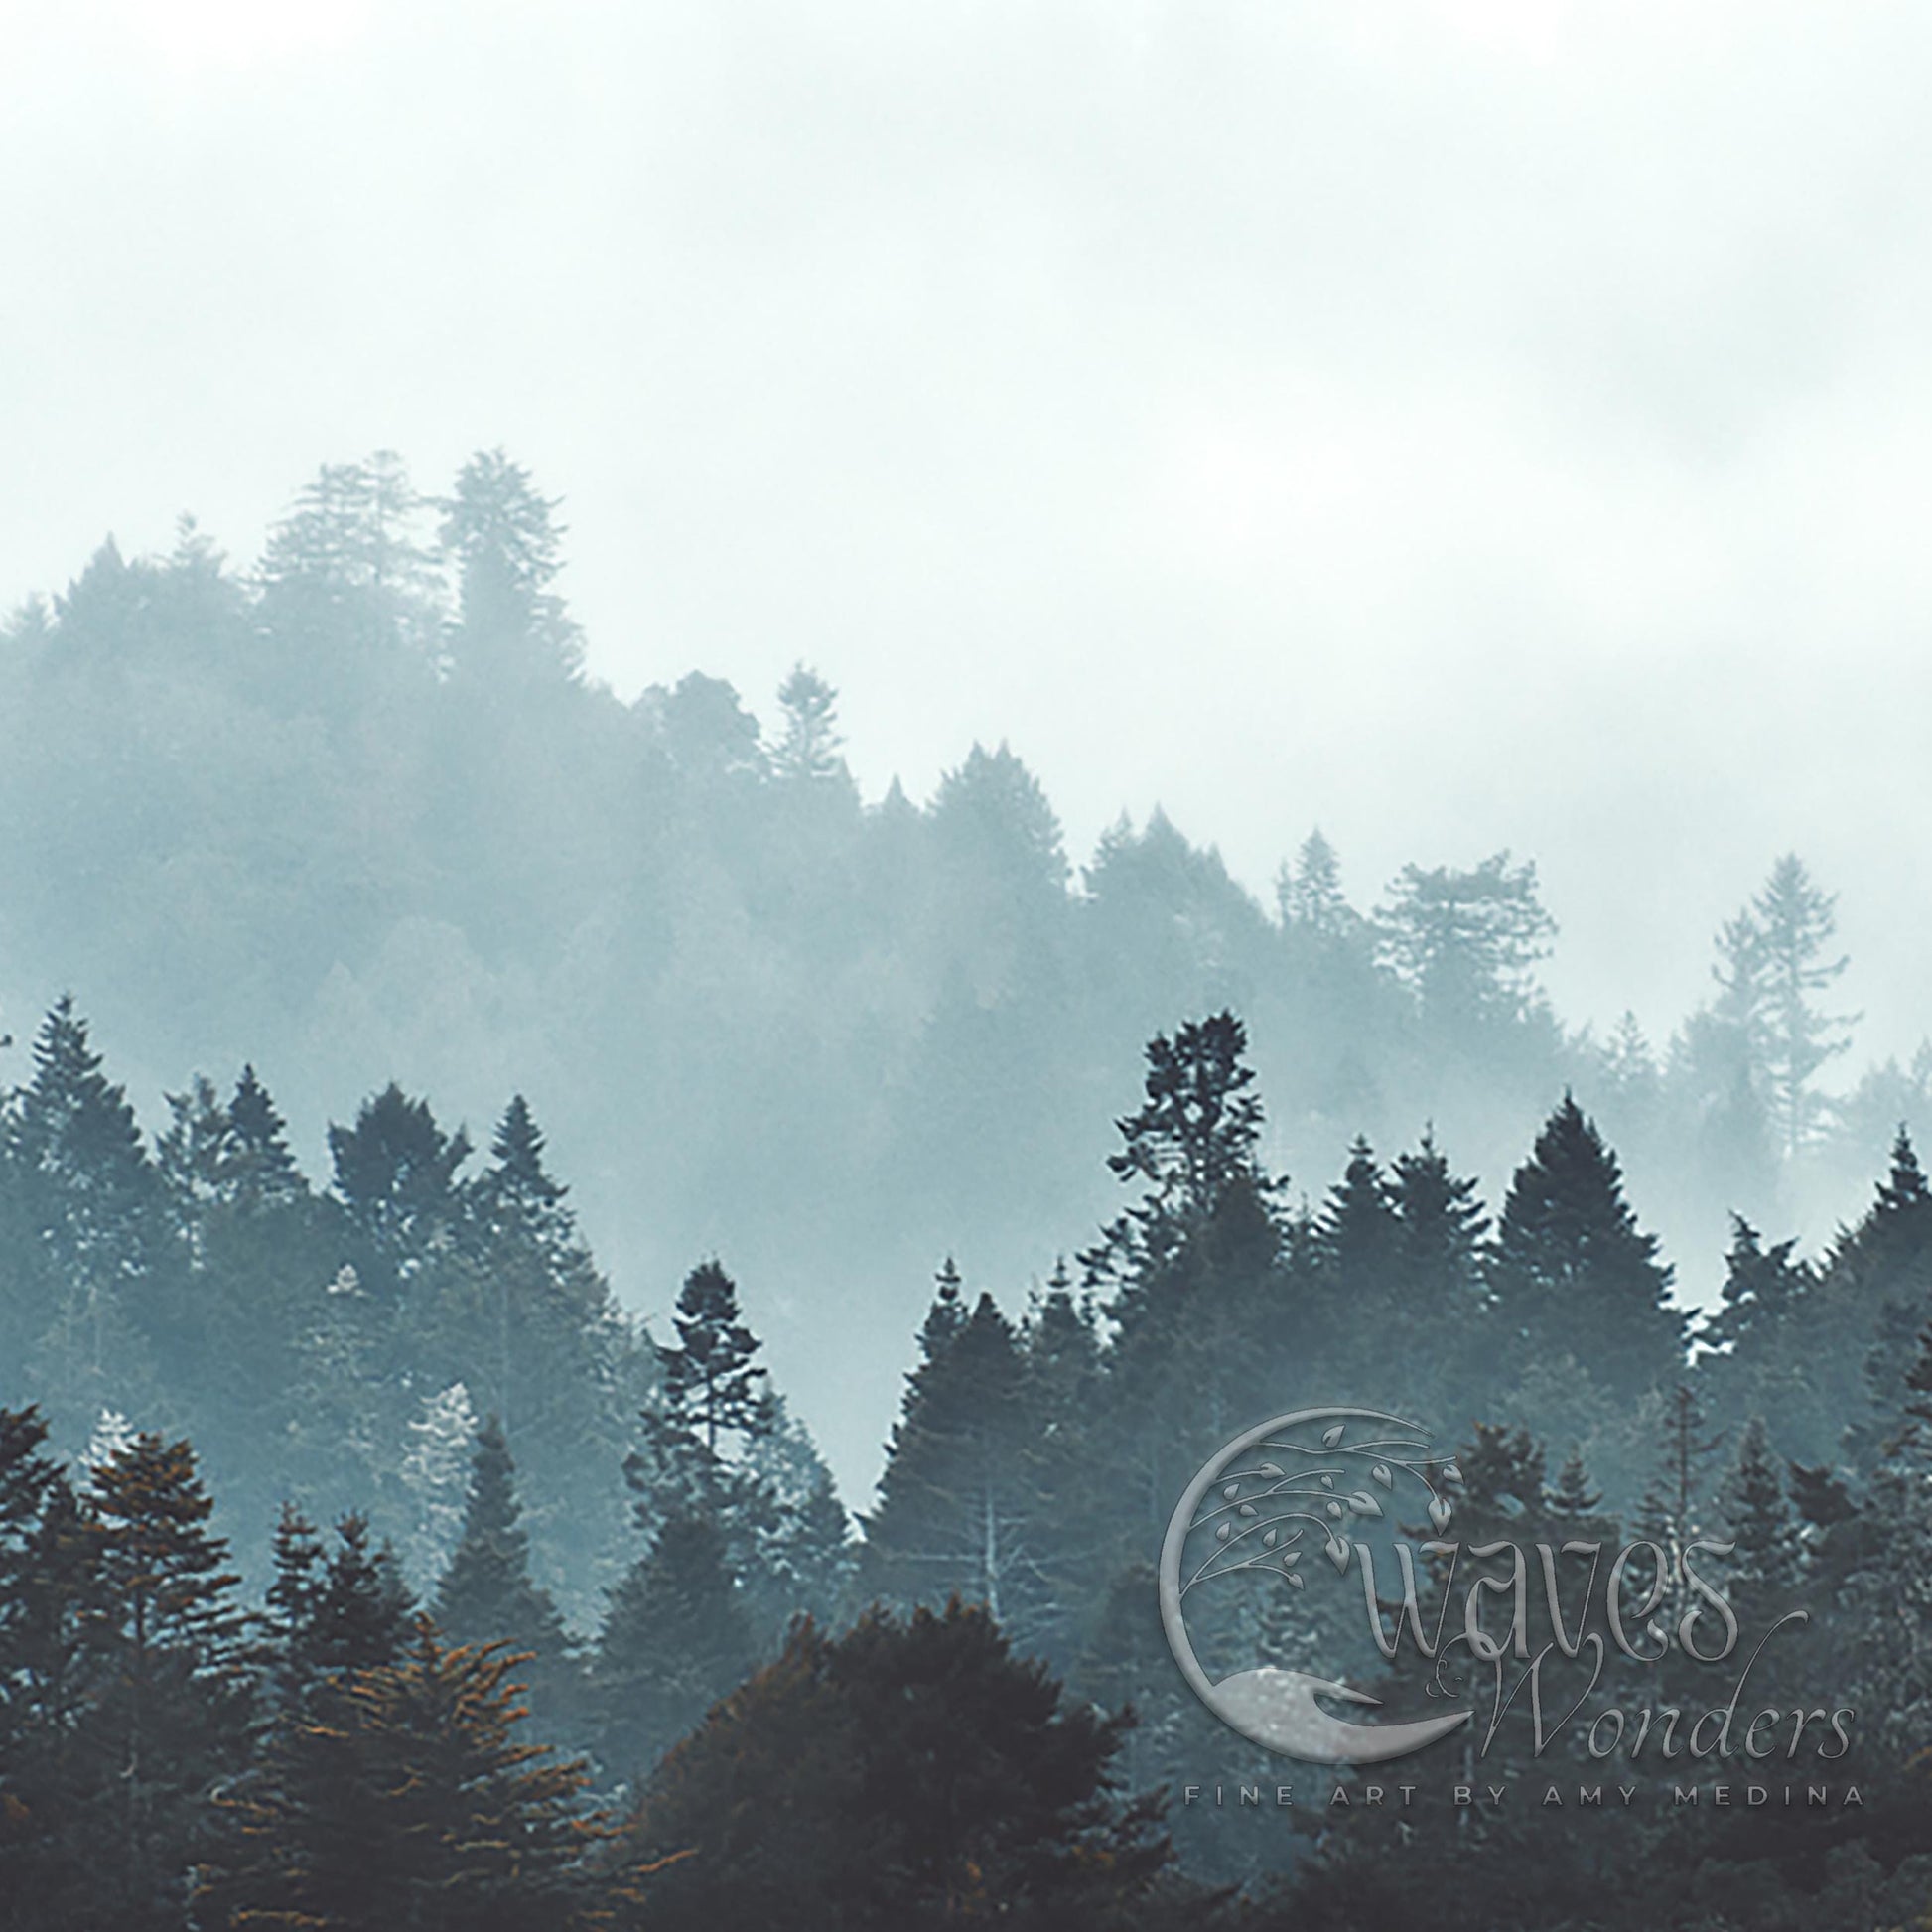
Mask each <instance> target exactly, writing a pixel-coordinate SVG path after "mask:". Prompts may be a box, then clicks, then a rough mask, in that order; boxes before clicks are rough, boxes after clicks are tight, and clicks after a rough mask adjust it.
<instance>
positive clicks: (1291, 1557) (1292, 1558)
mask: <svg viewBox="0 0 1932 1932" xmlns="http://www.w3.org/2000/svg"><path fill="white" fill-rule="evenodd" d="M1282 1561H1283V1562H1284V1563H1285V1564H1287V1565H1289V1567H1290V1568H1291V1569H1292V1568H1293V1567H1294V1566H1295V1565H1296V1564H1298V1563H1300V1562H1301V1561H1302V1553H1301V1551H1300V1550H1284V1551H1283V1552H1282Z"/></svg>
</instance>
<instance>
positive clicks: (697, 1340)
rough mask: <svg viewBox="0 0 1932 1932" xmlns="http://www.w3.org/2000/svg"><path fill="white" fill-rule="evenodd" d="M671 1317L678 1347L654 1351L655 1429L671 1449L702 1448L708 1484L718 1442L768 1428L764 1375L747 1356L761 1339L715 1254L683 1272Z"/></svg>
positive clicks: (761, 1432) (751, 1438)
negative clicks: (657, 1384)
mask: <svg viewBox="0 0 1932 1932" xmlns="http://www.w3.org/2000/svg"><path fill="white" fill-rule="evenodd" d="M671 1320H672V1325H673V1327H675V1328H676V1330H677V1346H676V1347H675V1348H660V1349H659V1350H658V1361H659V1363H660V1365H661V1369H662V1374H663V1397H662V1401H663V1411H662V1416H661V1419H660V1421H659V1427H660V1430H661V1432H662V1435H663V1438H664V1440H665V1442H666V1443H667V1444H668V1445H669V1446H670V1447H671V1448H672V1449H674V1450H677V1451H683V1452H687V1453H688V1452H692V1451H700V1452H701V1459H700V1462H699V1465H698V1466H699V1470H700V1475H701V1479H702V1480H704V1481H706V1482H710V1481H713V1480H715V1478H716V1474H717V1472H718V1470H719V1467H720V1463H721V1456H720V1449H719V1445H720V1443H721V1441H723V1440H724V1439H726V1438H728V1437H734V1436H735V1437H737V1438H738V1439H740V1440H741V1442H751V1441H756V1440H758V1439H759V1438H760V1437H763V1436H767V1435H769V1434H770V1432H771V1429H772V1426H773V1420H774V1418H773V1411H772V1407H771V1396H770V1392H769V1390H768V1389H767V1388H766V1387H765V1386H764V1384H765V1382H766V1379H767V1373H766V1371H765V1370H764V1369H763V1368H762V1367H760V1366H759V1365H758V1364H757V1362H756V1361H755V1360H754V1357H755V1356H756V1355H757V1354H758V1352H759V1349H760V1348H762V1347H763V1345H764V1344H763V1343H762V1342H760V1341H759V1338H758V1337H757V1336H756V1335H755V1334H753V1332H752V1331H751V1329H750V1328H749V1327H747V1326H746V1325H745V1322H744V1319H743V1317H742V1315H741V1314H740V1311H739V1306H738V1285H737V1283H735V1282H734V1281H733V1280H732V1278H731V1277H730V1276H729V1275H728V1274H726V1273H725V1271H724V1269H723V1267H722V1266H720V1264H719V1263H718V1262H717V1261H716V1260H712V1261H706V1262H700V1263H699V1264H698V1266H697V1267H696V1268H694V1269H692V1271H691V1272H690V1274H688V1275H687V1276H686V1277H685V1278H684V1288H683V1291H682V1293H680V1294H679V1296H678V1300H677V1311H676V1313H675V1314H674V1315H673V1316H672V1317H671Z"/></svg>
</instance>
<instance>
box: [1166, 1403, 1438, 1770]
mask: <svg viewBox="0 0 1932 1932" xmlns="http://www.w3.org/2000/svg"><path fill="white" fill-rule="evenodd" d="M1428 1447H1429V1443H1428V1437H1427V1434H1426V1432H1424V1431H1423V1430H1422V1429H1421V1426H1420V1425H1419V1424H1416V1423H1411V1422H1405V1421H1403V1420H1402V1419H1401V1418H1400V1417H1397V1416H1390V1415H1385V1414H1383V1413H1382V1412H1381V1411H1380V1410H1376V1409H1340V1408H1337V1409H1298V1410H1295V1411H1293V1412H1292V1413H1290V1414H1288V1415H1285V1416H1276V1417H1274V1418H1272V1419H1271V1420H1270V1421H1268V1422H1265V1423H1261V1424H1259V1425H1258V1426H1257V1427H1255V1428H1253V1429H1250V1430H1246V1431H1244V1432H1243V1433H1242V1434H1241V1435H1239V1436H1237V1437H1235V1439H1234V1440H1233V1441H1232V1442H1231V1443H1228V1444H1226V1445H1225V1446H1224V1447H1223V1448H1221V1449H1218V1450H1217V1451H1216V1452H1215V1453H1214V1454H1213V1455H1212V1456H1211V1457H1209V1459H1208V1460H1207V1462H1205V1463H1204V1464H1203V1465H1202V1467H1201V1469H1200V1470H1199V1472H1198V1473H1197V1474H1196V1475H1195V1477H1194V1479H1193V1481H1192V1482H1190V1483H1189V1484H1188V1485H1187V1489H1186V1493H1185V1494H1184V1495H1182V1497H1181V1498H1180V1501H1179V1502H1178V1503H1177V1504H1176V1505H1175V1507H1174V1512H1173V1516H1172V1517H1171V1518H1170V1519H1169V1523H1168V1534H1167V1537H1166V1539H1165V1541H1164V1542H1163V1544H1162V1546H1161V1571H1160V1579H1161V1584H1160V1587H1161V1623H1162V1627H1163V1628H1164V1629H1165V1630H1166V1632H1167V1637H1168V1647H1169V1648H1170V1649H1171V1650H1172V1651H1173V1656H1174V1662H1175V1663H1177V1664H1178V1665H1179V1666H1180V1673H1181V1675H1182V1676H1183V1677H1184V1678H1185V1679H1186V1680H1187V1683H1188V1686H1189V1688H1190V1689H1191V1690H1192V1691H1193V1693H1194V1695H1195V1696H1196V1697H1198V1698H1199V1699H1200V1701H1201V1702H1202V1703H1203V1704H1204V1705H1206V1707H1207V1708H1208V1710H1210V1711H1211V1712H1213V1713H1214V1715H1215V1716H1216V1717H1217V1718H1219V1719H1220V1721H1221V1722H1222V1723H1223V1724H1224V1725H1227V1726H1228V1728H1229V1729H1231V1730H1234V1731H1237V1732H1239V1733H1240V1735H1241V1736H1243V1737H1245V1738H1247V1739H1248V1740H1249V1741H1250V1742H1251V1743H1256V1744H1260V1745H1262V1746H1263V1747H1264V1748H1265V1749H1268V1750H1271V1751H1279V1752H1280V1753H1281V1754H1282V1755H1283V1756H1284V1757H1293V1758H1296V1759H1299V1760H1300V1761H1301V1762H1303V1763H1307V1764H1379V1763H1384V1762H1386V1761H1387V1760H1388V1759H1390V1758H1395V1757H1406V1756H1408V1755H1409V1754H1410V1753H1411V1752H1412V1751H1419V1750H1422V1749H1423V1748H1424V1747H1425V1746H1427V1745H1430V1744H1433V1743H1435V1742H1436V1741H1437V1739H1438V1738H1441V1737H1447V1736H1448V1735H1449V1732H1450V1731H1452V1730H1455V1729H1458V1728H1459V1727H1460V1726H1461V1725H1465V1724H1466V1723H1467V1722H1468V1721H1469V1718H1470V1717H1471V1715H1472V1713H1471V1712H1469V1711H1467V1710H1463V1711H1450V1712H1446V1713H1443V1714H1442V1715H1441V1716H1438V1717H1434V1718H1424V1719H1418V1720H1415V1721H1413V1722H1409V1723H1394V1724H1352V1723H1350V1722H1349V1721H1348V1720H1347V1719H1345V1718H1342V1717H1338V1716H1334V1715H1332V1714H1331V1713H1329V1712H1328V1711H1325V1710H1323V1709H1322V1705H1321V1702H1320V1701H1321V1700H1323V1699H1325V1700H1327V1701H1328V1702H1330V1703H1337V1704H1344V1705H1352V1706H1355V1707H1357V1708H1361V1707H1367V1708H1369V1709H1380V1701H1379V1700H1378V1699H1376V1698H1372V1697H1370V1696H1368V1695H1367V1694H1366V1693H1365V1692H1362V1691H1356V1690H1351V1689H1350V1688H1349V1687H1348V1686H1347V1685H1345V1684H1340V1683H1337V1682H1335V1681H1334V1680H1333V1679H1331V1678H1327V1677H1322V1676H1317V1675H1315V1674H1313V1673H1311V1672H1306V1671H1300V1670H1289V1669H1285V1668H1282V1667H1281V1666H1278V1665H1274V1664H1268V1665H1263V1666H1262V1667H1260V1668H1259V1669H1255V1670H1244V1671H1238V1672H1236V1673H1235V1674H1234V1675H1233V1676H1230V1677H1224V1678H1222V1679H1221V1680H1220V1681H1219V1682H1215V1681H1214V1680H1213V1679H1211V1678H1210V1677H1209V1676H1208V1674H1207V1672H1206V1670H1205V1669H1204V1668H1203V1667H1202V1665H1201V1662H1200V1659H1199V1657H1198V1656H1197V1655H1196V1654H1195V1651H1194V1645H1193V1640H1192V1638H1191V1637H1190V1636H1189V1634H1188V1630H1187V1615H1186V1598H1187V1596H1188V1594H1189V1592H1190V1591H1192V1590H1193V1589H1194V1588H1196V1587H1198V1586H1200V1585H1202V1584H1206V1583H1210V1582H1212V1581H1213V1580H1215V1579H1216V1578H1219V1577H1225V1576H1229V1575H1232V1574H1233V1573H1235V1572H1237V1571H1260V1572H1265V1573H1270V1574H1272V1575H1273V1576H1274V1577H1276V1578H1279V1579H1280V1580H1281V1581H1282V1584H1283V1586H1284V1587H1291V1586H1292V1587H1295V1588H1297V1589H1300V1588H1301V1587H1303V1579H1302V1574H1301V1558H1302V1555H1303V1552H1304V1550H1305V1549H1310V1548H1318V1549H1320V1550H1321V1551H1322V1552H1323V1553H1324V1554H1325V1555H1326V1556H1327V1558H1328V1559H1329V1561H1330V1562H1332V1563H1333V1564H1334V1566H1335V1568H1336V1569H1337V1570H1338V1571H1345V1570H1346V1569H1347V1567H1348V1561H1349V1549H1348V1544H1347V1543H1346V1541H1345V1540H1344V1539H1343V1538H1342V1536H1341V1533H1340V1531H1341V1526H1342V1525H1343V1524H1345V1523H1346V1522H1347V1520H1348V1518H1349V1517H1350V1516H1351V1515H1353V1516H1355V1517H1358V1518H1359V1517H1380V1516H1381V1515H1382V1514H1383V1507H1382V1500H1381V1498H1382V1495H1384V1494H1386V1495H1389V1496H1391V1497H1392V1496H1393V1493H1394V1490H1395V1487H1396V1484H1397V1480H1398V1472H1400V1475H1401V1477H1403V1478H1406V1479H1408V1480H1410V1481H1412V1482H1415V1483H1419V1484H1420V1485H1421V1486H1422V1488H1423V1489H1425V1490H1426V1491H1427V1492H1428V1495H1429V1516H1430V1520H1431V1522H1432V1523H1433V1524H1434V1525H1435V1526H1436V1527H1437V1529H1438V1530H1441V1529H1442V1528H1444V1527H1445V1526H1446V1525H1447V1523H1448V1521H1449V1509H1450V1505H1449V1500H1448V1498H1447V1497H1446V1496H1445V1495H1444V1494H1443V1490H1444V1488H1445V1487H1446V1486H1449V1485H1451V1484H1452V1483H1453V1482H1454V1481H1456V1480H1458V1479H1459V1478H1458V1475H1457V1471H1456V1469H1455V1465H1454V1463H1453V1462H1451V1461H1448V1460H1445V1459H1443V1458H1430V1457H1429V1456H1428V1455H1427V1453H1426V1451H1427V1449H1428ZM1357 1477H1359V1478H1360V1480H1359V1482H1358V1481H1357V1480H1356V1479H1357ZM1378 1491H1379V1492H1380V1493H1379V1494H1378ZM1203 1504H1206V1505H1207V1507H1206V1509H1205V1510H1204V1511H1203V1507H1202V1505H1203ZM1313 1532H1319V1533H1320V1538H1321V1540H1320V1541H1319V1542H1318V1543H1317V1542H1315V1541H1314V1537H1313V1535H1312V1533H1313Z"/></svg>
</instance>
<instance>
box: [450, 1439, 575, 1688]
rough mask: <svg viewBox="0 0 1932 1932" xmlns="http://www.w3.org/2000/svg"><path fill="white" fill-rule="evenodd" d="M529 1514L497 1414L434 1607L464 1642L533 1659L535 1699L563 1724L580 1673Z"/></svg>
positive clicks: (482, 1444)
mask: <svg viewBox="0 0 1932 1932" xmlns="http://www.w3.org/2000/svg"><path fill="white" fill-rule="evenodd" d="M522 1513H523V1511H522V1505H521V1504H520V1503H519V1502H518V1501H517V1496H516V1464H515V1462H514V1461H513V1460H512V1459H511V1456H510V1451H509V1446H508V1444H507V1443H506V1442H505V1441H504V1440H503V1430H502V1425H501V1424H500V1423H499V1422H498V1421H497V1419H496V1418H495V1417H494V1416H490V1417H489V1418H487V1419H486V1420H485V1421H484V1423H483V1429H482V1431H481V1433H480V1434H479V1435H478V1437H477V1450H476V1457H475V1460H474V1462H473V1463H472V1465H471V1475H470V1503H469V1508H468V1510H467V1511H466V1512H465V1515H464V1519H463V1539H462V1541H461V1542H460V1543H458V1545H457V1547H456V1554H455V1555H454V1556H453V1557H452V1558H451V1559H450V1567H449V1568H448V1569H447V1570H446V1571H444V1573H443V1576H442V1580H441V1581H440V1582H439V1583H438V1584H437V1586H436V1595H435V1598H434V1601H433V1603H432V1610H433V1613H434V1615H435V1619H436V1623H437V1627H438V1628H439V1629H441V1630H443V1631H445V1632H446V1633H447V1634H448V1635H449V1636H451V1637H452V1638H454V1639H455V1640H456V1641H457V1642H459V1643H468V1644H496V1643H500V1644H507V1645H508V1646H509V1648H510V1651H511V1653H512V1654H514V1655H517V1656H519V1657H527V1658H528V1659H529V1666H528V1681H529V1685H530V1690H531V1694H532V1697H533V1699H534V1700H535V1702H536V1704H537V1707H538V1709H539V1712H540V1714H541V1715H542V1717H543V1719H544V1721H545V1722H546V1723H547V1724H550V1725H555V1724H556V1723H557V1722H558V1720H559V1719H560V1717H561V1716H562V1715H563V1714H564V1712H565V1711H566V1710H567V1708H568V1707H569V1705H570V1704H571V1702H572V1696H573V1691H574V1689H575V1680H576V1675H577V1673H576V1669H575V1666H574V1663H573V1661H572V1659H571V1657H570V1654H569V1653H570V1642H569V1638H568V1637H567V1636H566V1634H565V1631H564V1625H563V1619H562V1618H561V1617H560V1616H559V1615H558V1614H557V1608H556V1605H555V1604H554V1603H553V1602H552V1601H551V1600H550V1597H549V1595H548V1593H547V1592H546V1591H545V1590H543V1589H542V1588H541V1587H538V1586H537V1585H536V1584H535V1583H533V1582H532V1581H531V1577H530V1542H529V1538H528V1536H527V1535H526V1534H525V1533H524V1531H523V1529H522V1527H521V1524H520V1522H519V1518H520V1517H521V1516H522Z"/></svg>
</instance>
